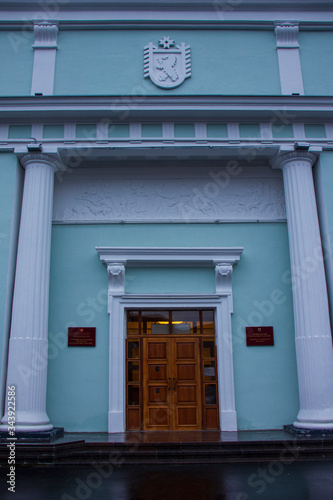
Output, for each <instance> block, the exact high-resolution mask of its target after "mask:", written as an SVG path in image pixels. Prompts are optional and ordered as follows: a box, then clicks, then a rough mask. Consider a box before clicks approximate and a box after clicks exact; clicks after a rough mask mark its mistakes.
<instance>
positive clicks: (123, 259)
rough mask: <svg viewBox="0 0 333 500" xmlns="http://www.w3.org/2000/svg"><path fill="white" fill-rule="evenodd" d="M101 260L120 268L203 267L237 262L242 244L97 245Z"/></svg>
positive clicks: (241, 250)
mask: <svg viewBox="0 0 333 500" xmlns="http://www.w3.org/2000/svg"><path fill="white" fill-rule="evenodd" d="M96 250H97V252H98V254H99V257H100V259H101V261H102V262H104V263H105V264H107V265H109V266H110V265H112V266H114V267H115V269H116V270H117V272H118V270H121V267H122V266H125V265H126V266H127V267H147V266H148V267H152V266H158V267H169V266H170V264H172V265H173V266H177V265H181V266H189V267H191V266H193V265H194V264H197V265H201V266H203V267H210V266H220V265H221V264H223V266H227V265H234V264H237V263H238V262H239V260H240V258H241V255H242V253H243V250H244V248H243V247H232V248H229V247H198V248H190V247H96Z"/></svg>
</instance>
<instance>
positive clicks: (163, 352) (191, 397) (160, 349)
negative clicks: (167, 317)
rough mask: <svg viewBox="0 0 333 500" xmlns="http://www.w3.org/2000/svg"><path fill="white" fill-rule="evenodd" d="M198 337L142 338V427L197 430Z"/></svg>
mask: <svg viewBox="0 0 333 500" xmlns="http://www.w3.org/2000/svg"><path fill="white" fill-rule="evenodd" d="M199 354H200V351H199V340H198V338H195V339H193V340H192V339H188V338H186V340H185V339H184V340H182V339H179V338H170V337H168V338H165V337H164V338H160V339H155V338H154V339H151V338H145V339H144V340H143V381H144V390H143V394H144V411H143V414H144V429H145V430H172V429H173V430H186V429H188V430H198V429H201V428H202V422H201V420H202V419H201V380H200V363H199V359H200V356H199Z"/></svg>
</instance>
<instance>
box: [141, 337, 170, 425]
mask: <svg viewBox="0 0 333 500" xmlns="http://www.w3.org/2000/svg"><path fill="white" fill-rule="evenodd" d="M170 351H171V346H170V342H169V339H167V338H161V339H148V338H145V339H144V341H143V428H144V430H170V429H172V421H171V419H170V410H169V407H170V402H171V394H170V383H169V380H170V379H171V367H170Z"/></svg>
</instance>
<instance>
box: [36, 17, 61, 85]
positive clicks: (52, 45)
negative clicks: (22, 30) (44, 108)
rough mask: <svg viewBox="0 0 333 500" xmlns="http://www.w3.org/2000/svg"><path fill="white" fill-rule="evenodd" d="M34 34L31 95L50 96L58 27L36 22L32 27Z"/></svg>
mask: <svg viewBox="0 0 333 500" xmlns="http://www.w3.org/2000/svg"><path fill="white" fill-rule="evenodd" d="M34 34H35V43H34V45H33V49H34V64H33V70H32V83H31V95H35V94H43V95H52V94H53V85H54V73H55V61H56V53H57V35H58V26H57V25H56V24H55V23H48V22H38V23H36V24H35V25H34Z"/></svg>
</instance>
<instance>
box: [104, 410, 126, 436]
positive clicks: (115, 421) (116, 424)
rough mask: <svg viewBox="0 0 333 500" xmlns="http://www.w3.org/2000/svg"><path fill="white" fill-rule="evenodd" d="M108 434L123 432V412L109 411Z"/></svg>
mask: <svg viewBox="0 0 333 500" xmlns="http://www.w3.org/2000/svg"><path fill="white" fill-rule="evenodd" d="M108 432H109V433H112V432H125V415H124V412H123V411H109V426H108Z"/></svg>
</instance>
